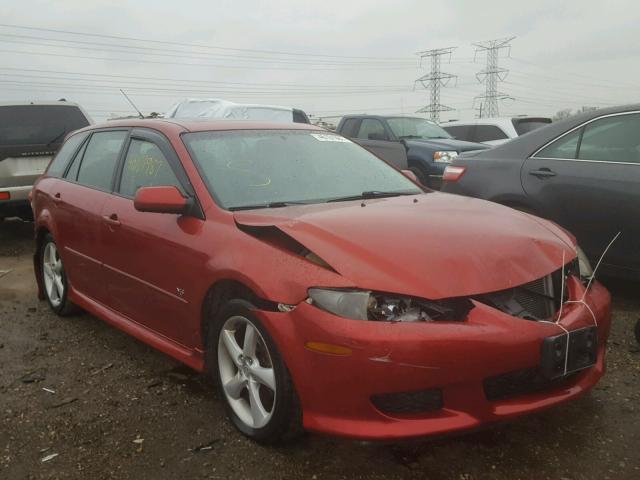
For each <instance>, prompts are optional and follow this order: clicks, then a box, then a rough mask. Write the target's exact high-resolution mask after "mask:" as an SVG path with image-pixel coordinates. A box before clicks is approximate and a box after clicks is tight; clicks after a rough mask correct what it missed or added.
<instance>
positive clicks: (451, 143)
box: [406, 138, 490, 152]
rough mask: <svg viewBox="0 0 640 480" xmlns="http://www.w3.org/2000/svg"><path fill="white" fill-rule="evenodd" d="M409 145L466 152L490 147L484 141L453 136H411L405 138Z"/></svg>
mask: <svg viewBox="0 0 640 480" xmlns="http://www.w3.org/2000/svg"><path fill="white" fill-rule="evenodd" d="M406 143H407V145H408V146H409V147H425V146H428V147H431V148H433V149H435V150H455V151H457V152H467V151H470V150H487V149H488V148H490V147H489V146H488V145H485V144H484V143H475V142H465V141H463V140H456V139H455V138H431V139H416V138H412V139H409V140H406Z"/></svg>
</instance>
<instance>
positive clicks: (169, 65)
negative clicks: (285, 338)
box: [0, 0, 640, 121]
mask: <svg viewBox="0 0 640 480" xmlns="http://www.w3.org/2000/svg"><path fill="white" fill-rule="evenodd" d="M0 10H1V11H2V16H0V102H1V101H43V100H57V99H59V98H66V99H67V100H68V101H74V102H77V103H79V104H81V105H82V106H83V107H84V108H85V109H86V110H87V111H88V112H89V113H90V115H91V116H92V117H93V119H94V120H96V121H102V120H105V119H107V118H109V117H112V116H119V115H129V114H132V113H134V112H133V110H132V108H131V107H130V105H129V104H128V103H127V100H126V99H125V98H124V97H123V96H122V94H121V93H120V91H119V89H120V88H122V89H123V90H124V91H125V92H126V93H127V94H128V95H129V97H131V99H132V100H133V101H134V103H135V104H136V105H137V106H138V108H139V109H140V110H142V111H143V112H144V113H149V112H151V111H156V112H164V111H167V110H168V109H169V108H170V107H171V105H173V104H174V103H176V102H178V101H180V100H182V99H185V98H207V97H208V98H223V99H225V100H230V101H236V102H243V103H263V104H276V105H287V106H293V107H297V108H301V109H303V110H305V111H306V112H307V113H308V114H310V115H313V116H314V117H323V118H325V119H327V120H330V121H331V120H335V119H336V118H337V117H339V116H340V115H343V114H347V113H376V114H405V115H412V114H414V113H415V112H416V110H418V109H419V108H421V107H422V106H424V105H427V104H428V103H429V91H428V90H425V89H423V88H421V86H420V84H416V83H415V80H416V79H417V78H419V77H421V76H423V75H425V74H427V73H428V72H429V65H428V62H425V63H423V64H422V65H421V64H420V58H419V56H418V55H416V53H417V52H420V51H424V50H429V49H435V48H445V47H455V49H454V50H453V51H452V54H451V56H450V57H443V59H442V71H443V72H446V73H451V74H453V75H457V78H455V79H453V80H451V81H450V82H449V83H448V84H447V85H446V86H444V87H442V88H441V93H440V96H441V103H442V104H444V105H447V106H450V107H451V108H452V110H451V111H448V112H442V113H441V114H440V116H441V120H443V121H446V120H449V119H469V118H474V117H475V116H477V114H478V108H479V105H480V103H481V102H480V101H479V100H477V99H476V100H474V97H476V96H478V95H482V94H483V93H484V88H485V87H484V84H482V83H480V82H479V81H478V79H477V78H476V74H477V73H478V72H480V71H481V70H482V69H483V68H485V58H486V57H485V54H484V53H483V52H476V47H475V46H474V45H473V44H474V43H477V42H482V41H486V40H492V39H499V38H508V37H515V38H514V39H513V40H512V41H511V42H510V44H511V48H510V49H503V50H502V51H501V52H500V59H499V64H500V67H502V68H505V69H508V70H509V72H508V74H506V78H505V79H504V81H503V82H500V84H499V86H498V88H499V91H500V92H501V93H504V94H505V96H506V97H509V98H505V99H504V100H502V101H501V102H500V104H499V106H500V114H501V115H505V116H506V115H517V114H526V115H545V116H551V115H553V114H555V113H556V112H557V111H559V110H562V109H566V108H571V109H577V108H580V107H582V106H595V107H604V106H609V105H618V104H625V103H634V102H639V101H640V80H638V78H640V42H639V41H638V24H639V21H640V4H638V3H637V2H634V1H617V0H610V1H608V2H607V3H606V7H605V5H604V4H603V3H602V2H596V1H593V0H583V1H573V0H570V1H563V2H558V1H546V0H530V1H528V2H521V1H520V2H516V1H513V0H510V1H491V0H485V1H482V2H480V1H462V0H459V1H456V0H447V1H440V0H437V1H435V0H429V1H425V0H422V1H409V0H394V1H387V0H377V1H376V2H371V1H362V0H351V1H348V2H347V1H344V0H341V1H338V0H324V1H322V2H301V1H295V2H294V1H283V0H268V1H257V0H231V1H228V0H216V1H210V0H209V1H200V0H182V1H180V2H175V1H172V2H166V1H165V2H159V1H157V0H156V1H150V0H137V1H117V0H90V1H87V0H57V1H48V0H21V1H19V2H16V1H12V0H0Z"/></svg>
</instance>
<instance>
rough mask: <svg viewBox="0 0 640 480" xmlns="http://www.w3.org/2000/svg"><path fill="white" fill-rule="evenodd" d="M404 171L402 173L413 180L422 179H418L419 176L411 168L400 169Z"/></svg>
mask: <svg viewBox="0 0 640 480" xmlns="http://www.w3.org/2000/svg"><path fill="white" fill-rule="evenodd" d="M400 171H401V172H402V174H403V175H404V176H405V177H407V178H408V179H409V180H413V181H414V182H416V183H420V180H418V177H416V174H415V173H413V172H412V171H411V170H400Z"/></svg>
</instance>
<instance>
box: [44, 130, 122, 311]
mask: <svg viewBox="0 0 640 480" xmlns="http://www.w3.org/2000/svg"><path fill="white" fill-rule="evenodd" d="M126 136H127V131H126V130H107V131H96V132H94V133H93V134H92V135H91V137H90V138H89V140H88V141H87V142H85V143H84V145H83V147H82V148H81V149H80V151H79V152H78V154H77V155H76V157H75V158H74V160H73V163H72V164H71V165H70V167H69V169H68V171H67V172H66V175H65V177H64V179H63V180H60V181H58V182H57V183H56V184H55V185H54V186H53V188H52V190H51V192H50V194H51V197H52V199H53V204H54V207H53V212H52V216H53V218H54V221H55V230H56V231H55V235H56V241H57V242H58V244H59V245H58V246H59V248H60V251H61V253H60V255H61V256H62V258H63V261H64V264H65V268H66V271H67V275H68V278H69V283H70V284H71V286H72V288H73V289H74V290H75V291H76V292H78V293H80V294H82V295H84V296H87V297H90V298H91V299H93V300H95V301H98V302H101V303H105V302H106V300H107V291H106V288H105V287H104V280H103V274H102V248H101V240H102V239H101V234H102V228H103V219H102V208H103V205H104V203H105V202H106V201H107V198H108V197H109V196H110V192H111V189H112V186H113V180H114V173H115V170H116V165H117V163H118V158H119V156H120V154H121V150H122V146H123V144H124V140H125V138H126Z"/></svg>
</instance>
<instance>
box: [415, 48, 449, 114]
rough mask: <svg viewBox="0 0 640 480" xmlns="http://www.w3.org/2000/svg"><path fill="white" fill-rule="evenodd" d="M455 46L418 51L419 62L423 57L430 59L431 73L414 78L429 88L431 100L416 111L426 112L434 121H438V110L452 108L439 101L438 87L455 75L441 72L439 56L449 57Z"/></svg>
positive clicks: (445, 83)
mask: <svg viewBox="0 0 640 480" xmlns="http://www.w3.org/2000/svg"><path fill="white" fill-rule="evenodd" d="M455 48H456V47H447V48H436V49H434V50H426V51H424V52H418V54H417V55H419V56H420V64H421V65H422V61H423V60H424V59H425V58H430V59H431V73H428V74H427V75H423V76H422V77H420V78H419V79H417V80H416V83H420V84H422V86H423V87H424V88H427V89H429V90H430V93H431V102H430V103H429V105H428V106H426V107H423V108H421V109H420V110H418V112H417V113H428V114H429V118H431V120H433V121H434V122H438V121H440V112H448V111H450V110H453V108H451V107H448V106H446V105H442V104H441V103H440V87H444V86H446V85H447V84H448V83H449V82H450V81H451V79H452V78H456V75H451V74H450V73H443V72H441V71H440V63H441V58H442V57H443V56H444V55H448V56H449V59H450V58H451V52H453V50H454V49H455Z"/></svg>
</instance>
